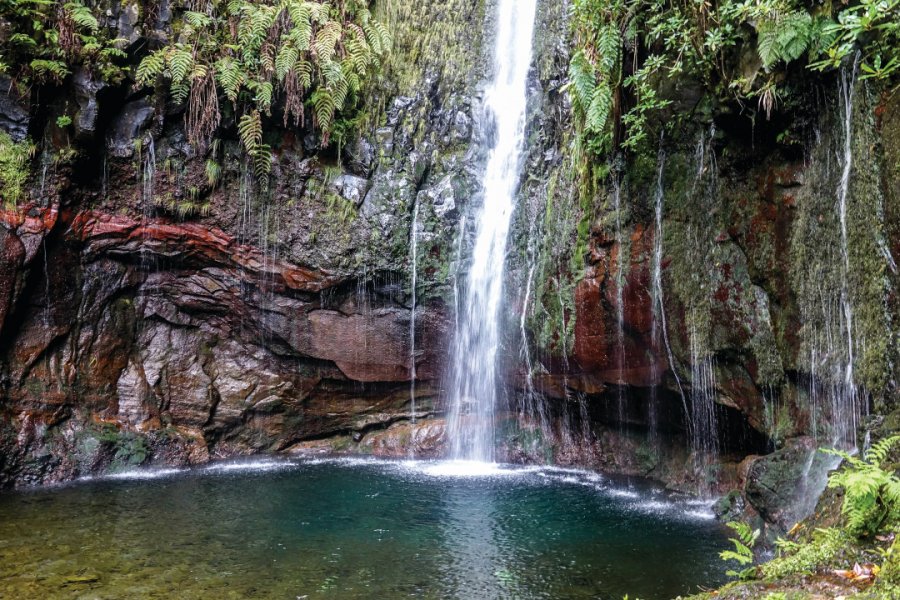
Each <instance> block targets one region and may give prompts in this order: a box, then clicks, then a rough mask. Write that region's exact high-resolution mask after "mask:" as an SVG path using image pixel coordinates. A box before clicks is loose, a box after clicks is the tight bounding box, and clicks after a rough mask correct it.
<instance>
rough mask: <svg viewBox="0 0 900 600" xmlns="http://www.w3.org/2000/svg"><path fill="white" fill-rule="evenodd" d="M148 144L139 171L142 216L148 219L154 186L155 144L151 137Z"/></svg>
mask: <svg viewBox="0 0 900 600" xmlns="http://www.w3.org/2000/svg"><path fill="white" fill-rule="evenodd" d="M148 137H149V140H150V142H149V143H148V144H147V148H146V150H147V151H146V154H144V161H143V169H141V192H142V196H143V198H142V200H143V201H144V216H145V217H149V214H150V211H151V210H152V208H153V196H154V193H155V184H156V143H155V142H154V141H153V136H148Z"/></svg>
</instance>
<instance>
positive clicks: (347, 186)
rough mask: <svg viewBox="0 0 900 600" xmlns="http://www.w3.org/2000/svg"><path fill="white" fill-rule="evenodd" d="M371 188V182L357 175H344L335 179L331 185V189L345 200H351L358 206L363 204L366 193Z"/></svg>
mask: <svg viewBox="0 0 900 600" xmlns="http://www.w3.org/2000/svg"><path fill="white" fill-rule="evenodd" d="M368 187H369V181H368V180H367V179H365V178H363V177H357V176H355V175H350V174H346V173H345V174H343V175H339V176H337V177H335V178H334V180H332V181H331V183H330V184H329V188H330V189H331V190H332V191H333V192H334V193H335V194H337V195H339V196H340V197H342V198H344V199H345V200H349V201H350V202H352V203H353V204H355V205H356V206H359V205H361V204H362V203H363V200H365V197H366V191H367V189H368Z"/></svg>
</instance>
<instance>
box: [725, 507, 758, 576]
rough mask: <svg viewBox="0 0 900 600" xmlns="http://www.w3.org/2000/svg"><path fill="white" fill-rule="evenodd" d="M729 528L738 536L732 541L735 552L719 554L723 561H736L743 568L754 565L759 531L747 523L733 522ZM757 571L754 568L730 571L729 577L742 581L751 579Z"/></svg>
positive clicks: (727, 551)
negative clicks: (754, 548)
mask: <svg viewBox="0 0 900 600" xmlns="http://www.w3.org/2000/svg"><path fill="white" fill-rule="evenodd" d="M727 525H728V527H730V528H731V529H733V530H734V532H735V534H736V536H735V537H733V538H730V539H731V543H732V544H734V550H723V551H722V552H721V553H719V556H720V557H721V558H722V560H725V561H735V562H737V563H738V564H739V565H741V566H742V567H747V565H752V564H753V547H754V546H755V545H756V540H757V539H759V533H760V532H759V529H752V528H751V527H750V526H749V525H747V524H746V523H740V522H737V521H731V522H730V523H728V524H727ZM755 571H756V569H754V568H752V567H751V568H745V569H744V570H743V571H740V572H738V571H728V573H727V574H728V576H729V577H739V578H741V579H743V578H745V577H749V576H750V575H751V574H753V573H755Z"/></svg>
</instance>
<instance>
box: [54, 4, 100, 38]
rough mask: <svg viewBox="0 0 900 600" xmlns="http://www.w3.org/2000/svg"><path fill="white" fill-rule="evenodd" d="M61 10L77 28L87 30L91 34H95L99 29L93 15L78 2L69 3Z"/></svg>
mask: <svg viewBox="0 0 900 600" xmlns="http://www.w3.org/2000/svg"><path fill="white" fill-rule="evenodd" d="M63 8H64V9H65V10H66V12H67V13H68V14H69V18H71V19H72V21H73V22H74V23H75V25H77V26H78V27H81V28H82V29H87V30H88V31H90V32H91V33H97V30H98V29H100V23H99V22H97V17H95V16H94V13H93V12H91V9H90V8H88V7H87V6H85V5H83V4H81V3H79V2H69V3H67V4H66V5H65V6H64V7H63Z"/></svg>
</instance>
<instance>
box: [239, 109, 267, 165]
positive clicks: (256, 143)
mask: <svg viewBox="0 0 900 600" xmlns="http://www.w3.org/2000/svg"><path fill="white" fill-rule="evenodd" d="M262 133H263V130H262V119H261V118H260V114H259V111H258V110H254V111H253V112H251V113H249V114H246V115H244V116H243V117H241V120H240V121H239V122H238V134H239V135H240V138H241V143H242V144H243V145H244V149H245V150H246V151H247V153H248V154H253V153H254V152H256V150H257V148H259V147H260V146H261V145H262Z"/></svg>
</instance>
